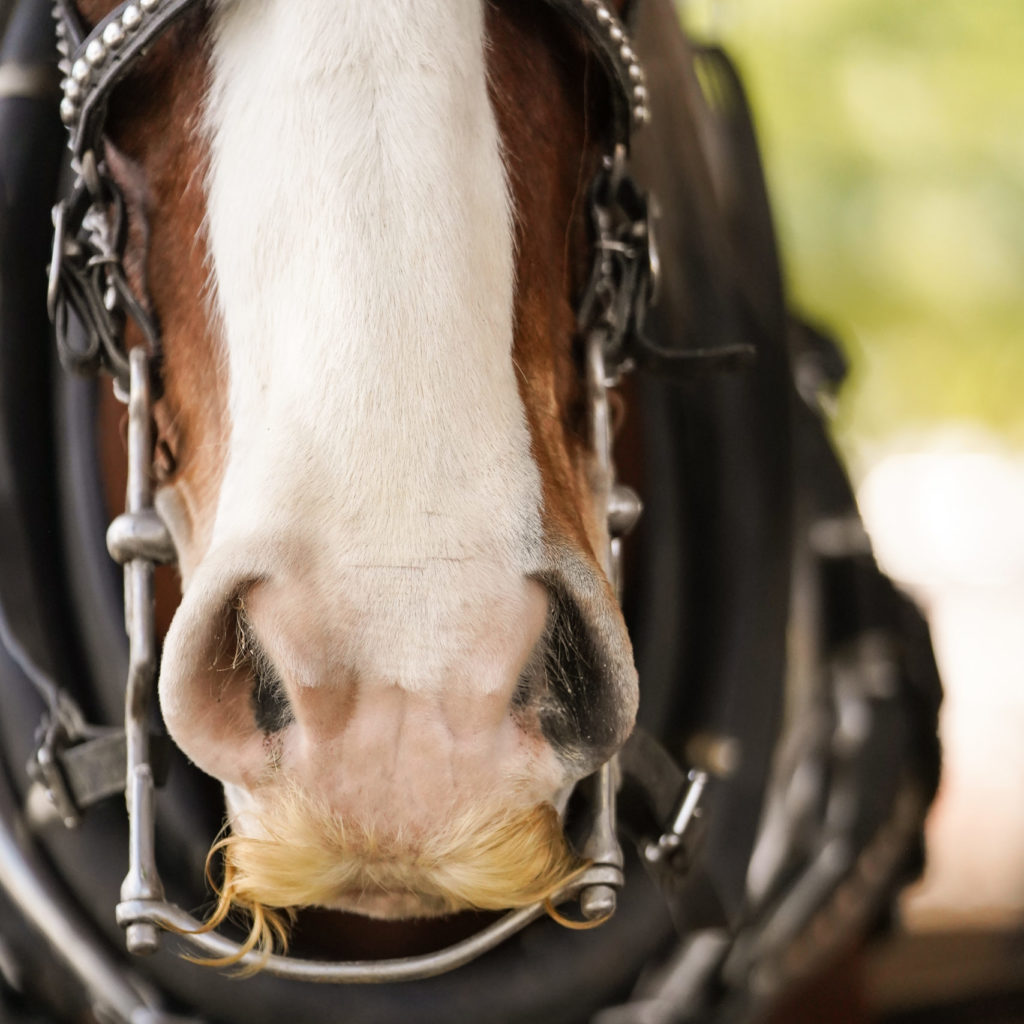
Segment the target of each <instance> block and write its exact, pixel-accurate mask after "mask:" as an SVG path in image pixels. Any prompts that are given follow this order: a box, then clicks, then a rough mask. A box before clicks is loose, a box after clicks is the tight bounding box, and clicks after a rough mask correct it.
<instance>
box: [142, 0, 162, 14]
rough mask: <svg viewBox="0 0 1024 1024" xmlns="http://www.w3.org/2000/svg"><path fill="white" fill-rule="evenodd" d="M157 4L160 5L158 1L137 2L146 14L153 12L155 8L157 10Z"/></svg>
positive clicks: (144, 0) (145, 0)
mask: <svg viewBox="0 0 1024 1024" xmlns="http://www.w3.org/2000/svg"><path fill="white" fill-rule="evenodd" d="M159 3H160V0H139V6H140V7H141V8H142V9H143V10H144V11H145V12H146V13H147V14H149V13H150V12H151V11H155V10H156V8H157V4H159Z"/></svg>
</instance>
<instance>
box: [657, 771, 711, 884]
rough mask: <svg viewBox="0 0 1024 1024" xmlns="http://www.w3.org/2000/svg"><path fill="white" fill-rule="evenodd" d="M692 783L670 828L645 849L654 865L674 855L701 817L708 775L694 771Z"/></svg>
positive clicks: (690, 777)
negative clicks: (689, 830) (701, 805)
mask: <svg viewBox="0 0 1024 1024" xmlns="http://www.w3.org/2000/svg"><path fill="white" fill-rule="evenodd" d="M687 778H688V779H689V781H690V784H689V786H687V787H686V792H684V793H683V796H682V799H681V800H680V801H679V807H678V808H677V809H676V813H675V814H674V815H673V816H672V821H671V822H670V823H669V826H668V828H667V829H666V830H665V832H663V833H662V835H661V836H660V837H659V838H658V840H657V842H653V843H648V844H647V846H646V847H645V848H644V856H645V857H646V858H647V860H648V861H650V862H651V863H652V864H656V863H657V862H658V861H660V860H663V859H665V858H666V857H668V856H670V855H671V854H673V853H674V852H675V851H676V850H678V849H679V847H680V846H682V844H683V839H684V838H685V836H686V832H687V830H688V829H689V827H690V823H691V822H692V821H693V820H694V818H696V817H698V816H699V815H700V800H701V797H702V796H703V795H704V787H705V786H706V785H707V784H708V778H709V776H708V773H707V772H704V771H700V770H699V769H696V768H695V769H693V770H692V771H690V772H689V774H688V775H687Z"/></svg>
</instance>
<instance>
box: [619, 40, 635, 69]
mask: <svg viewBox="0 0 1024 1024" xmlns="http://www.w3.org/2000/svg"><path fill="white" fill-rule="evenodd" d="M619 56H620V57H621V58H622V59H623V60H624V61H625V62H626V63H627V64H630V63H632V62H633V61H634V60H636V54H635V53H634V52H633V47H631V46H630V45H629V43H623V44H622V46H621V48H620V49H619Z"/></svg>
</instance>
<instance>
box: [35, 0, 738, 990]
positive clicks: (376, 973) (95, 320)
mask: <svg viewBox="0 0 1024 1024" xmlns="http://www.w3.org/2000/svg"><path fill="white" fill-rule="evenodd" d="M547 2H548V3H549V4H550V6H552V7H553V8H554V9H555V10H556V11H557V12H558V13H560V14H561V15H562V16H564V17H565V19H566V20H567V21H568V22H569V23H570V24H571V25H572V26H573V27H574V28H575V29H576V30H577V31H578V32H579V33H580V34H581V36H582V37H583V38H584V40H585V41H586V43H587V44H588V46H589V47H590V49H591V50H592V51H593V53H595V54H596V56H597V58H598V60H599V62H600V64H601V66H602V67H603V68H604V70H605V72H606V75H607V78H608V80H609V82H610V84H611V98H612V116H611V118H610V125H609V128H608V143H607V145H608V150H607V153H606V155H605V157H604V159H603V160H602V163H601V166H600V169H599V171H598V173H597V175H596V177H595V180H594V181H593V182H592V184H591V186H590V189H589V206H588V213H589V226H590V232H591V242H592V247H593V251H594V256H593V262H592V267H591V271H590V274H589V277H588V282H587V286H586V289H585V291H584V294H583V297H582V300H581V301H580V304H579V308H578V315H577V320H578V325H579V332H580V336H581V337H582V338H583V339H584V345H585V383H586V393H587V399H588V408H589V427H590V436H591V438H592V445H593V450H594V453H595V456H596V459H597V464H598V469H599V474H598V479H600V480H601V481H603V482H604V483H603V484H602V486H604V487H605V488H606V489H605V493H604V494H603V495H597V496H596V497H598V499H599V500H602V499H603V503H604V507H605V510H606V521H607V526H608V535H609V543H608V548H607V551H606V552H605V555H604V558H603V563H604V569H605V571H606V574H607V576H608V578H609V580H610V581H611V583H612V585H613V587H614V589H615V591H616V594H617V595H619V597H620V598H621V584H622V580H621V576H622V572H621V538H622V537H623V536H624V535H625V534H626V533H628V532H629V530H630V529H631V528H632V527H633V525H634V524H635V523H636V521H637V519H638V517H639V515H640V511H641V504H640V500H639V498H638V497H637V495H636V494H635V492H633V491H632V490H631V489H630V488H628V487H626V486H624V485H622V484H617V483H616V482H615V473H614V465H613V461H612V430H611V417H610V414H609V406H608V389H609V388H610V387H612V386H614V385H615V384H616V383H617V382H618V379H619V377H620V375H621V373H622V372H623V371H624V370H626V369H628V368H629V367H631V366H632V365H634V364H635V363H637V362H639V363H642V364H644V365H647V366H650V365H654V364H658V363H659V362H660V363H663V364H665V365H666V366H668V365H679V366H683V365H684V364H688V363H689V361H690V360H691V359H692V358H693V356H692V354H689V353H687V354H682V355H680V354H677V353H662V352H659V351H658V350H657V349H655V348H654V346H652V345H650V344H649V343H647V342H645V339H644V336H643V322H644V313H645V310H646V307H647V305H648V303H649V302H650V301H651V299H652V297H653V293H654V289H655V287H656V284H657V255H656V252H655V249H654V244H653V238H652V234H651V229H650V223H649V218H648V203H647V198H646V196H645V195H644V193H643V192H642V191H641V190H640V189H639V188H638V187H637V186H636V184H635V182H634V181H633V179H632V178H631V176H630V174H629V166H628V163H629V148H630V137H631V133H632V131H633V130H634V129H635V128H637V127H639V126H641V125H643V124H645V123H646V122H647V121H649V119H650V113H649V109H648V106H647V88H646V84H645V77H644V72H643V69H642V68H641V66H640V64H639V62H638V60H637V57H636V55H635V53H634V51H633V48H632V46H631V43H630V39H629V36H628V34H627V31H626V29H625V27H624V26H623V25H622V23H621V22H620V21H619V19H618V18H617V16H616V15H615V13H614V12H613V11H612V10H611V9H610V8H609V7H608V6H606V5H605V4H604V3H603V2H602V0H547ZM198 3H199V0H129V2H126V3H122V4H121V5H120V6H119V7H117V8H116V9H115V10H113V11H112V12H111V13H110V14H108V15H107V16H106V17H105V18H104V19H103V20H102V21H101V22H100V23H99V24H98V25H97V26H96V27H95V28H94V29H93V30H92V31H91V32H89V33H88V34H86V33H85V32H84V31H83V30H82V28H81V25H80V22H79V18H78V15H77V12H76V10H75V8H74V6H73V3H72V0H56V3H55V5H54V17H55V19H56V25H57V38H58V43H57V45H58V50H59V51H60V54H61V62H60V69H61V71H62V72H63V74H64V76H65V77H64V80H63V98H62V100H61V104H60V113H61V118H62V120H63V121H64V123H65V125H66V126H67V128H68V132H69V147H70V150H71V167H72V170H73V172H74V174H75V180H74V184H73V186H72V188H71V191H70V194H69V196H68V197H67V198H66V199H64V200H62V201H61V202H59V203H58V204H57V206H56V207H55V209H54V229H55V231H54V245H53V255H52V259H51V264H50V275H49V287H48V292H47V305H48V310H49V313H50V316H51V319H52V320H53V323H54V327H55V333H56V337H57V344H58V349H59V352H60V355H61V359H62V362H63V363H64V364H65V366H66V367H68V368H70V369H72V370H75V371H78V372H83V371H85V372H96V371H98V370H101V369H102V370H105V371H107V372H108V373H110V374H111V376H112V377H113V379H114V387H115V392H116V393H117V394H118V396H119V397H121V398H122V400H124V401H127V403H128V489H127V500H126V510H125V512H124V513H123V514H121V515H120V516H118V517H117V518H116V519H115V520H114V521H113V522H112V523H111V525H110V528H109V530H108V532H107V547H108V550H109V551H110V554H111V556H112V557H113V558H114V559H115V560H116V561H117V562H118V563H120V564H122V565H123V566H124V576H125V621H126V627H127V631H128V637H129V670H128V684H127V690H126V697H125V754H126V764H127V774H126V776H125V775H124V773H123V772H121V771H120V770H118V772H117V776H118V778H119V779H124V778H125V777H126V779H127V784H126V795H127V802H128V811H129V871H128V875H127V877H126V878H125V881H124V883H123V885H122V889H121V902H120V903H119V904H118V907H117V920H118V922H119V923H120V924H121V925H122V926H123V927H124V928H125V930H126V942H127V947H128V949H129V951H130V952H133V953H151V952H153V951H154V950H155V949H156V948H157V947H158V944H159V928H161V927H162V928H167V929H171V930H173V931H175V932H178V933H180V934H182V935H183V936H185V937H186V938H187V940H188V941H189V942H190V943H191V944H192V945H194V946H195V947H197V948H198V949H199V950H201V951H202V952H203V953H204V954H206V955H209V956H212V957H225V956H235V955H236V954H238V953H239V951H240V947H239V946H238V945H237V944H236V943H234V942H231V941H230V940H228V939H226V938H224V937H222V936H220V935H217V934H214V933H206V932H202V931H201V928H202V926H201V923H200V922H199V921H197V920H196V919H195V918H193V917H192V916H191V915H189V914H187V913H186V912H185V911H183V910H182V909H180V908H179V907H177V906H176V905H174V904H172V903H169V902H167V901H166V900H165V899H164V890H163V885H162V883H161V881H160V876H159V874H158V872H157V868H156V863H155V816H154V801H155V799H156V797H155V781H154V773H153V769H152V766H151V763H150V762H151V751H150V734H149V727H148V719H149V713H150V706H151V704H152V694H153V687H154V681H155V675H156V664H157V654H156V637H155V626H154V617H153V567H154V564H157V563H166V562H171V561H174V559H175V552H174V547H173V544H172V542H171V539H170V536H169V534H168V532H167V529H166V527H165V526H164V524H163V523H162V521H161V520H160V518H159V516H158V515H157V513H156V510H155V509H154V507H153V500H152V498H153V495H152V489H151V484H150V461H151V457H152V436H151V416H152V403H151V396H150V392H151V385H152V372H151V360H153V359H154V358H155V359H157V360H158V359H159V352H160V335H159V331H158V328H157V326H156V324H155V322H154V320H153V318H152V317H151V316H150V315H149V313H148V311H147V310H146V309H145V307H144V305H143V304H142V302H140V301H139V299H138V298H137V297H136V296H134V295H133V294H132V291H131V288H130V287H129V286H128V283H127V276H126V274H125V270H124V265H123V255H124V246H125V238H126V224H125V203H124V200H123V197H122V195H121V192H120V189H119V188H118V186H117V184H116V182H115V181H114V179H113V177H112V175H111V174H110V172H109V169H108V168H107V167H106V165H105V162H104V160H103V158H102V153H103V143H104V132H105V125H106V112H107V104H108V101H109V98H110V95H111V92H112V90H113V89H114V88H115V87H116V86H117V84H118V83H119V82H120V81H122V80H123V78H124V77H125V76H126V75H127V74H128V73H129V72H130V70H131V69H132V68H133V67H134V65H135V64H136V62H137V61H138V60H139V59H140V58H141V57H142V56H143V55H144V54H145V53H146V52H147V51H148V50H149V49H150V48H151V47H152V46H153V44H154V43H155V42H156V41H157V40H158V39H159V38H160V36H161V35H162V34H163V33H164V32H166V31H167V30H168V29H169V28H170V27H171V26H172V25H174V24H175V23H176V22H178V21H179V20H180V19H182V18H184V17H185V16H186V15H188V14H189V13H190V12H191V11H193V10H194V9H195V8H196V7H197V6H198ZM128 317H130V318H131V319H133V320H134V321H135V322H136V324H137V325H138V327H139V328H140V330H141V333H142V335H143V338H144V340H145V345H144V346H138V347H135V348H133V349H132V350H131V351H127V350H126V348H125V324H126V319H127V318H128ZM71 318H74V319H76V320H77V321H78V324H79V325H80V330H78V331H71V330H69V323H70V320H71ZM76 335H77V336H79V337H82V336H84V338H85V339H86V342H85V345H84V346H78V347H76V345H75V344H74V343H73V340H72V339H73V337H74V336H76ZM737 348H741V347H737ZM743 354H744V353H743V352H724V353H716V356H715V358H724V359H725V360H729V359H732V358H735V357H736V356H737V355H739V356H742V355H743ZM55 720H56V718H55ZM79 758H80V760H81V761H82V762H83V763H84V762H85V761H87V760H88V759H87V757H86V756H85V755H84V754H82V753H80V754H79ZM37 761H38V763H39V766H40V768H39V771H40V774H41V777H42V778H43V780H44V782H45V784H46V786H47V788H48V790H49V792H50V794H51V796H52V798H53V799H54V801H55V803H56V805H57V807H58V809H59V810H60V811H61V813H62V815H63V816H64V817H65V819H69V818H71V817H73V816H74V815H75V813H76V811H75V803H74V801H73V800H72V799H71V795H70V794H69V792H68V788H69V787H68V784H67V783H66V781H65V779H64V776H63V774H62V773H61V772H60V771H59V770H58V769H57V767H56V764H57V761H58V754H57V751H56V750H55V749H54V745H53V743H50V744H44V746H43V747H42V748H41V749H40V753H39V757H38V758H37ZM65 764H66V761H65ZM618 770H619V769H618V765H617V761H616V759H615V758H613V759H612V760H611V761H609V762H608V763H606V764H605V765H604V766H602V767H601V768H600V769H599V770H598V771H597V772H596V773H595V775H594V776H592V777H591V778H590V779H588V780H586V785H585V788H586V789H587V791H588V797H589V800H588V804H589V812H588V814H589V830H588V835H587V838H586V839H585V840H584V842H583V844H582V849H581V851H580V852H581V854H582V856H583V858H584V859H585V860H586V861H588V862H589V867H588V868H587V869H586V870H585V871H584V872H583V873H582V874H581V875H580V876H578V877H577V878H576V879H574V880H573V881H572V882H571V883H570V884H569V885H567V886H566V887H565V888H564V889H562V890H561V891H560V892H558V893H557V894H556V895H555V896H554V897H553V899H552V900H551V902H552V903H554V904H560V903H564V902H566V901H568V900H574V899H578V901H579V910H580V913H581V914H582V916H583V918H584V919H585V920H586V921H592V922H599V921H601V920H603V919H605V918H607V917H609V916H611V914H613V913H614V911H615V906H616V900H617V893H618V890H619V889H620V888H621V886H622V884H623V874H622V868H623V854H622V849H621V847H620V845H619V841H618V838H617V835H616V827H615V799H616V792H617V789H618V778H617V773H618ZM702 787H703V780H702V779H701V778H699V777H698V778H695V780H693V782H692V785H691V789H690V790H688V793H687V797H686V798H684V801H683V803H682V805H681V807H680V809H679V811H678V813H676V814H675V815H674V817H673V820H672V824H671V826H670V828H669V831H668V832H667V833H666V835H664V836H663V837H662V839H661V844H662V847H665V846H666V845H667V846H673V845H678V844H679V842H680V841H681V837H682V835H683V833H684V831H685V829H686V827H687V824H688V822H689V820H690V818H691V817H692V814H693V812H694V810H695V808H696V800H697V799H699V795H700V791H701V789H702ZM108 788H109V787H108ZM545 912H546V904H545V903H544V902H539V903H535V904H533V905H531V906H528V907H525V908H523V909H521V910H518V911H515V912H512V913H509V914H507V915H506V916H505V917H503V918H501V919H500V920H499V921H497V922H496V923H494V924H493V925H491V926H490V927H488V928H486V929H484V930H483V931H481V932H479V933H478V934H476V935H475V936H473V937H472V938H470V939H468V940H466V941H463V942H460V943H458V944H456V945H454V946H451V947H449V948H447V949H445V950H442V951H440V952H437V953H432V954H429V955H426V956H417V957H409V958H403V959H398V960H383V961H374V962H369V963H364V962H342V963H319V962H312V961H302V960H295V959H292V958H288V957H284V956H276V955H274V956H270V957H269V958H266V957H261V956H259V955H258V954H255V953H249V954H247V955H246V956H245V957H243V958H242V963H246V962H248V961H252V962H253V963H254V964H255V963H258V964H261V965H262V966H263V969H264V970H265V971H267V972H268V973H272V974H277V975H280V976H283V977H288V978H294V979H303V980H312V981H334V982H385V981H404V980H412V979H417V978H425V977H429V976H432V975H435V974H439V973H442V972H445V971H449V970H452V969H453V968H456V967H459V966H461V965H462V964H464V963H466V962H468V961H469V960H471V959H473V958H475V957H476V956H479V955H480V954H481V953H483V952H485V951H486V950H488V949H491V948H493V947H494V946H496V945H497V944H499V943H500V942H502V941H504V940H505V939H506V938H508V937H509V936H510V935H512V934H514V933H515V932H517V931H519V930H521V929H522V928H524V927H525V926H526V925H527V924H529V923H530V922H531V921H533V920H535V919H536V918H538V917H540V916H541V915H543V914H544V913H545Z"/></svg>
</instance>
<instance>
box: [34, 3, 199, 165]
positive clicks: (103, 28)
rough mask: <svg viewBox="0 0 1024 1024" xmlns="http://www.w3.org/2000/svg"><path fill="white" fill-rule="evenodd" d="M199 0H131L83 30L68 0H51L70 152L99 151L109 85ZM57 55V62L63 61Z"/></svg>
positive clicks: (75, 156)
mask: <svg viewBox="0 0 1024 1024" xmlns="http://www.w3.org/2000/svg"><path fill="white" fill-rule="evenodd" d="M200 4H201V0H131V2H129V3H123V4H121V5H119V6H118V7H116V8H114V10H113V11H111V12H110V14H108V15H107V16H106V17H105V18H104V19H103V20H102V21H101V22H100V23H99V24H98V25H97V26H96V27H95V28H94V29H93V30H92V31H91V32H89V34H88V35H83V33H82V29H81V22H80V20H79V17H78V12H77V11H76V10H75V6H74V4H73V2H72V0H56V2H55V4H54V14H55V15H56V16H57V40H58V41H57V46H58V49H59V50H60V51H61V57H62V58H63V61H66V62H67V63H66V66H62V67H61V70H62V71H63V72H64V75H65V78H64V80H63V83H62V87H63V90H64V98H63V99H62V100H61V104H60V116H61V119H62V120H63V122H64V124H65V125H66V126H67V128H68V131H69V132H70V134H71V139H70V147H71V154H72V158H73V159H75V160H81V159H82V158H83V157H84V155H85V154H86V153H88V152H89V151H90V150H92V151H93V152H99V149H100V141H101V139H102V137H103V129H104V126H105V122H106V114H107V101H108V100H109V98H110V93H111V91H112V90H113V88H114V87H115V86H116V85H117V84H118V83H119V82H120V81H121V80H122V79H123V78H124V77H125V75H127V74H128V72H129V71H131V69H132V67H133V65H134V64H135V62H136V60H138V58H139V57H141V56H142V55H143V54H144V53H145V52H146V51H147V50H148V49H149V48H150V47H151V46H152V45H153V44H154V43H155V42H156V40H157V39H159V38H160V36H162V35H163V34H164V32H166V31H167V29H168V28H170V27H171V25H173V24H174V23H175V22H177V21H179V20H180V19H181V18H183V17H184V16H185V15H187V14H188V13H189V12H190V11H192V10H193V9H194V8H196V7H199V6H200ZM63 61H62V64H63Z"/></svg>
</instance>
